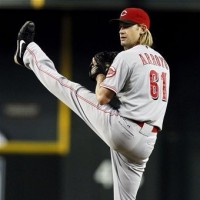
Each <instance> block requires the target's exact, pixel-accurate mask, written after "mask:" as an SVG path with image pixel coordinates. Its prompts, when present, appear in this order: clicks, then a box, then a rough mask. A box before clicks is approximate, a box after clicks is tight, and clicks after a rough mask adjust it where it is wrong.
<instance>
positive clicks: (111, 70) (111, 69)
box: [106, 66, 116, 78]
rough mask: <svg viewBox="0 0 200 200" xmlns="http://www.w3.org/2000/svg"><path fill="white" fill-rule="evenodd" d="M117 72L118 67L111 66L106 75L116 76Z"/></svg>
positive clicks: (107, 76) (108, 76)
mask: <svg viewBox="0 0 200 200" xmlns="http://www.w3.org/2000/svg"><path fill="white" fill-rule="evenodd" d="M115 74H116V69H115V68H114V67H112V66H111V67H110V68H109V70H108V73H107V75H106V78H110V77H112V76H114V75H115Z"/></svg>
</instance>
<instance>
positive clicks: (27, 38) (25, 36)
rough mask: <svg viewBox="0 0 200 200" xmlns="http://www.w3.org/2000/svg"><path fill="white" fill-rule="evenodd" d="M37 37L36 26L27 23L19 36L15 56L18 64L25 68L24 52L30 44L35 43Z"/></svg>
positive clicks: (30, 22) (29, 22)
mask: <svg viewBox="0 0 200 200" xmlns="http://www.w3.org/2000/svg"><path fill="white" fill-rule="evenodd" d="M34 36H35V24H34V22H32V21H27V22H26V23H25V24H24V25H23V26H22V27H21V29H20V31H19V33H18V36H17V50H16V52H15V55H14V61H15V63H16V64H18V65H21V66H25V65H24V62H23V56H24V52H25V50H26V47H27V46H28V44H29V43H30V42H33V40H34Z"/></svg>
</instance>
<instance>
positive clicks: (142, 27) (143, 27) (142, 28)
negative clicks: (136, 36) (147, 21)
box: [139, 24, 147, 34]
mask: <svg viewBox="0 0 200 200" xmlns="http://www.w3.org/2000/svg"><path fill="white" fill-rule="evenodd" d="M139 26H140V28H141V34H144V33H145V32H146V31H147V26H146V25H144V24H140V25H139Z"/></svg>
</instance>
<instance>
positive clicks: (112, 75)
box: [101, 45, 170, 130]
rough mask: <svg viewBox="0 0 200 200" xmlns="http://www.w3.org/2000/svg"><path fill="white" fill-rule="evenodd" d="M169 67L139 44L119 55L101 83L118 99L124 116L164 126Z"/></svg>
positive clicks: (159, 57)
mask: <svg viewBox="0 0 200 200" xmlns="http://www.w3.org/2000/svg"><path fill="white" fill-rule="evenodd" d="M169 80H170V73H169V66H168V64H167V62H166V61H165V59H164V58H163V57H162V56H161V55H160V54H159V53H158V52H157V51H155V50H153V49H152V48H150V47H148V46H145V45H137V46H135V47H133V48H131V49H129V50H126V51H122V52H121V53H119V54H118V55H117V57H116V58H115V60H114V62H113V63H112V66H111V67H110V69H109V71H108V74H107V77H106V79H105V80H104V82H102V84H101V86H103V87H105V88H109V89H111V90H113V91H114V92H115V93H116V94H117V97H118V98H119V100H120V102H121V105H120V108H119V113H120V115H121V116H123V117H125V118H128V119H133V120H136V121H140V122H146V123H148V124H151V125H154V126H157V127H159V129H160V130H161V129H162V124H163V118H164V115H165V112H166V108H167V102H168V97H169Z"/></svg>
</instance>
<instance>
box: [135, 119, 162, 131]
mask: <svg viewBox="0 0 200 200" xmlns="http://www.w3.org/2000/svg"><path fill="white" fill-rule="evenodd" d="M131 121H133V122H135V123H136V124H137V125H138V126H140V127H141V128H142V127H143V126H144V122H138V121H135V120H131ZM158 131H159V128H158V127H157V126H153V128H152V130H151V132H153V133H157V132H158Z"/></svg>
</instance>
